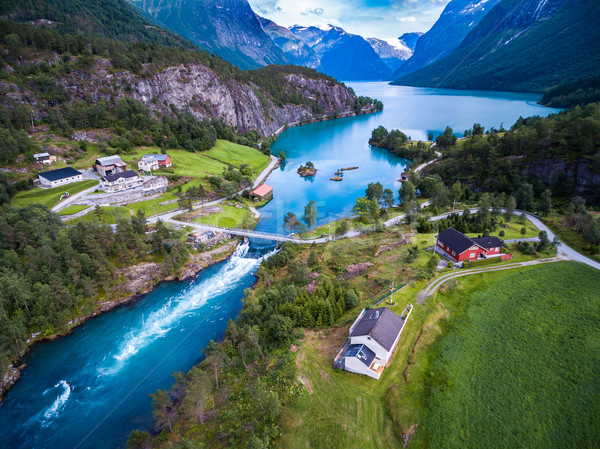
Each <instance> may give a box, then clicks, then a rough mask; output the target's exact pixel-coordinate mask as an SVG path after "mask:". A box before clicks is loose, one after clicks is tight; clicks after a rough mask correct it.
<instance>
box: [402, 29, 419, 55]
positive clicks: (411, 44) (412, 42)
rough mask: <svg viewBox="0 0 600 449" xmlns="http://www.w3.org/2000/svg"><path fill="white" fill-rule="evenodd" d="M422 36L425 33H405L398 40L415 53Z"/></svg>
mask: <svg viewBox="0 0 600 449" xmlns="http://www.w3.org/2000/svg"><path fill="white" fill-rule="evenodd" d="M421 36H423V33H421V32H415V33H404V34H403V35H402V36H400V37H399V38H398V40H399V41H400V42H401V43H402V44H404V46H406V47H408V48H410V50H411V51H413V52H414V51H415V47H416V46H417V41H418V40H419V38H420V37H421Z"/></svg>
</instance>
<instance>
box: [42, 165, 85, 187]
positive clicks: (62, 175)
mask: <svg viewBox="0 0 600 449" xmlns="http://www.w3.org/2000/svg"><path fill="white" fill-rule="evenodd" d="M38 178H39V180H40V184H41V185H42V186H43V187H58V186H63V185H65V184H70V183H72V182H77V181H83V175H82V174H81V173H80V172H78V171H77V170H75V169H74V168H71V167H65V168H59V169H57V170H50V171H47V172H43V173H38Z"/></svg>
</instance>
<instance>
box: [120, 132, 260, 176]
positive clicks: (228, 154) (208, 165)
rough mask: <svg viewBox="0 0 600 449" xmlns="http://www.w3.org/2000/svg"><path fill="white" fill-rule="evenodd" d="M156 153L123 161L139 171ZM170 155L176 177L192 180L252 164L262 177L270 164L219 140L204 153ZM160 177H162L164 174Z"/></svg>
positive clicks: (134, 154)
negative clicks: (139, 163) (143, 160)
mask: <svg viewBox="0 0 600 449" xmlns="http://www.w3.org/2000/svg"><path fill="white" fill-rule="evenodd" d="M152 153H160V149H159V148H156V147H149V148H147V147H142V148H137V149H136V150H135V151H134V152H132V153H128V154H122V155H121V157H122V159H123V161H124V162H127V163H128V164H129V165H130V168H134V169H137V163H138V161H139V160H140V159H141V158H142V157H143V156H144V154H152ZM167 153H168V154H169V156H171V162H172V164H173V165H172V167H170V169H171V170H173V172H174V173H175V174H176V175H179V176H189V177H192V178H197V177H205V176H207V175H221V173H223V169H224V168H226V167H227V166H228V165H229V164H231V165H235V166H236V167H239V166H240V165H241V164H248V165H249V166H250V167H251V168H252V170H253V171H254V172H255V174H256V175H258V174H259V173H260V172H261V171H262V170H264V169H265V168H266V167H267V165H268V164H269V157H268V156H265V155H264V154H262V153H261V152H260V151H258V150H256V149H254V148H250V147H246V146H243V145H238V144H235V143H232V142H228V141H225V140H218V141H217V143H216V144H215V146H214V147H213V148H211V149H210V150H208V151H204V152H201V153H191V152H189V151H185V150H168V151H167ZM158 173H159V174H160V171H159V172H158Z"/></svg>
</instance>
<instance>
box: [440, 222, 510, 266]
mask: <svg viewBox="0 0 600 449" xmlns="http://www.w3.org/2000/svg"><path fill="white" fill-rule="evenodd" d="M501 249H502V240H500V239H499V238H498V237H477V238H469V237H467V236H466V235H464V234H463V233H462V232H459V231H457V230H456V229H454V228H448V229H446V230H445V231H442V232H440V233H439V234H438V236H437V240H436V244H435V250H436V251H437V252H438V253H441V254H442V255H445V256H447V257H449V258H451V259H452V260H454V261H455V262H463V261H465V260H477V259H485V258H488V257H497V256H502V254H501V253H500V251H501Z"/></svg>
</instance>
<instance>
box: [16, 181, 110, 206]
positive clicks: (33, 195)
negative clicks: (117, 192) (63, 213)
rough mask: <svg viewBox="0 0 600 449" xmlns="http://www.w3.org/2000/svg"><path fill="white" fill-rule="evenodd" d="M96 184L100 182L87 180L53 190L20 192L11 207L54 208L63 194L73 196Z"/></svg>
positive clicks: (37, 189) (37, 188)
mask: <svg viewBox="0 0 600 449" xmlns="http://www.w3.org/2000/svg"><path fill="white" fill-rule="evenodd" d="M96 184H98V181H94V180H87V181H81V182H74V183H72V184H67V185H65V186H60V187H54V188H52V189H41V188H39V187H36V188H35V189H31V190H25V191H22V192H18V193H17V194H16V195H15V196H14V197H13V199H12V202H11V205H12V206H16V207H25V206H27V205H29V204H36V203H40V204H43V205H44V206H46V207H49V208H52V207H54V206H56V205H57V204H58V200H59V199H60V197H61V195H62V194H63V193H65V192H69V193H70V194H71V195H74V194H76V193H79V192H81V191H82V190H85V189H89V188H90V187H93V186H95V185H96Z"/></svg>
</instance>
